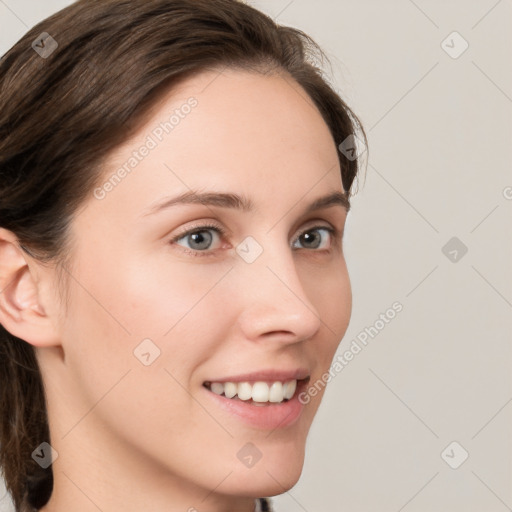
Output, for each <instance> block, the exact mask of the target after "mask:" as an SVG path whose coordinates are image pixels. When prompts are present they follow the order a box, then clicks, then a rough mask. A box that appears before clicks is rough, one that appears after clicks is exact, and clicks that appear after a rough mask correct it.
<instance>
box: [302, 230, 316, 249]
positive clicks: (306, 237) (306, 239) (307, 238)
mask: <svg viewBox="0 0 512 512" xmlns="http://www.w3.org/2000/svg"><path fill="white" fill-rule="evenodd" d="M315 236H316V238H317V243H316V244H315V245H314V247H318V246H319V245H320V238H319V236H318V233H315V234H314V235H313V236H312V235H311V233H304V234H303V235H302V237H303V240H304V243H305V245H307V244H308V243H309V244H310V245H311V240H312V239H314V238H315Z"/></svg>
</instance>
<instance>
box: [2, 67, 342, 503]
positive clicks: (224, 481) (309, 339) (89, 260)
mask: <svg viewBox="0 0 512 512" xmlns="http://www.w3.org/2000/svg"><path fill="white" fill-rule="evenodd" d="M212 80H213V81H212ZM190 97H194V98H196V99H197V101H198V104H197V106H196V107H195V108H194V109H192V111H191V113H190V114H189V115H187V116H186V117H185V118H184V119H181V120H180V123H179V125H177V126H176V127H175V128H174V129H173V131H172V132H171V133H169V134H167V135H166V136H165V137H164V139H163V140H162V142H160V143H159V144H158V146H157V147H156V148H154V149H152V150H151V151H150V153H149V154H148V155H147V156H146V157H145V158H144V159H143V160H142V161H141V162H140V163H138V165H137V167H136V168H135V169H134V170H133V171H132V172H131V173H130V174H128V175H127V176H126V177H125V178H124V179H123V180H122V182H121V183H119V184H117V185H116V186H115V187H114V188H113V190H111V191H109V192H108V193H107V194H106V195H105V197H104V198H103V199H97V198H96V197H94V195H93V194H92V193H91V194H90V195H89V196H88V198H87V200H86V201H85V202H84V204H83V207H82V208H81V209H80V210H79V211H78V212H77V213H76V215H75V216H74V218H73V219H72V223H71V231H70V234H71V240H72V253H71V255H70V256H71V257H70V261H71V264H70V265H69V266H68V267H67V269H66V272H65V275H66V276H67V277H68V279H69V283H68V290H67V291H68V297H67V302H66V301H64V300H60V299H59V297H60V295H59V293H58V290H59V287H58V281H57V280H58V274H57V271H56V268H54V267H52V266H51V265H50V266H48V265H42V264H40V263H39V262H37V261H35V260H33V259H31V258H30V257H29V256H27V255H26V254H25V253H22V252H21V251H20V250H19V248H18V246H17V244H16V239H15V237H14V236H13V235H12V233H10V232H8V231H6V230H3V229H2V230H0V241H1V243H0V257H1V259H0V264H1V265H0V267H1V268H2V269H3V271H2V275H1V279H2V283H1V284H2V289H4V288H5V291H4V293H3V294H0V297H1V304H0V306H1V307H0V314H1V318H0V321H1V322H2V324H3V325H5V327H6V328H7V329H8V330H9V331H10V332H12V333H13V334H15V335H16V336H18V337H20V338H22V339H24V340H26V341H27V342H28V343H31V344H32V345H34V346H35V347H36V354H37V358H38V361H39V364H40V366H41V371H42V374H43V379H44V382H45V386H46V392H47V396H48V411H49V417H50V429H51V444H52V446H53V448H54V449H55V450H56V451H57V452H58V458H57V459H56V460H55V461H54V463H53V471H54V477H55V485H54V492H53V494H52V498H51V500H50V502H49V504H48V505H47V506H46V507H44V508H43V509H42V510H44V511H45V512H64V511H68V510H75V511H78V512H89V511H95V512H97V510H98V508H100V509H101V510H105V511H107V510H108V511H109V512H117V511H126V510H147V509H148V507H150V508H151V510H152V511H153V512H159V511H164V510H165V511H166V512H174V511H176V512H178V511H181V512H183V511H190V512H191V511H194V510H197V511H200V512H221V511H222V512H228V511H233V512H234V511H236V512H252V511H253V507H254V498H255V497H258V496H272V495H276V494H280V493H283V492H285V491H286V490H288V489H290V488H291V487H292V486H293V485H294V484H295V483H296V482H297V481H298V479H299V477H300V474H301V471H302V467H303V462H304V450H305V442H306V436H307V433H308V431H309V428H310V425H311V422H312V420H313V418H314V415H315V413H316V411H317V409H318V406H319V404H320V401H321V399H322V396H323V392H324V389H323V387H322V389H321V391H320V392H319V393H318V394H317V395H316V396H315V397H312V398H311V400H310V402H309V403H308V404H307V405H306V406H305V407H304V410H303V413H302V415H301V416H300V418H299V419H298V421H297V422H296V423H294V424H293V425H291V426H289V427H285V428H277V429H275V430H274V431H271V432H270V431H268V430H264V429H258V428H254V427H251V426H249V425H247V424H245V423H243V422H241V421H240V419H238V418H237V417H236V416H234V415H232V414H230V413H227V412H225V411H223V410H221V409H220V408H218V406H216V405H215V404H214V402H212V401H211V400H210V399H209V397H208V396H206V393H209V392H208V391H206V390H205V389H204V387H203V386H202V383H203V382H204V381H205V380H207V379H209V378H212V377H215V376H219V377H222V376H227V375H233V374H235V375H236V374H243V373H247V372H253V371H256V370H262V369H267V368H272V369H282V368H287V369H288V368H296V367H306V368H308V369H309V370H310V374H311V381H310V382H311V383H314V382H315V381H316V380H318V379H320V378H321V375H322V374H323V373H324V372H325V371H327V370H328V369H329V366H330V363H331V360H332V358H333V356H334V354H335V351H336V349H337V346H338V344H339V342H340V341H341V339H342V338H343V336H344V334H345V331H346V329H347V326H348V323H349V319H350V314H351V305H352V303H351V288H350V281H349V275H348V272H347V268H346V263H345V259H344V256H343V251H342V233H343V228H344V224H345V220H346V214H347V212H346V209H345V208H344V207H342V206H340V205H333V206H330V207H328V208H324V209H322V210H318V211H315V212H312V213H309V214H304V211H305V208H306V207H307V206H308V205H309V204H311V203H312V202H313V200H315V199H316V198H318V197H320V196H323V195H327V194H328V193H330V192H333V191H342V190H343V186H342V182H341V176H340V167H339V162H338V155H337V149H336V144H335V141H334V140H333V139H332V136H331V134H330V132H329V130H328V127H327V125H326V124H325V122H324V121H323V119H322V117H321V115H320V113H319V112H318V110H317V109H316V108H315V107H314V106H313V104H312V102H311V100H310V99H309V98H308V97H307V94H306V93H305V91H304V90H302V89H301V88H300V86H299V85H298V84H297V83H296V82H294V81H293V80H292V79H291V77H289V76H287V75H277V74H267V75H263V74H257V73H253V72H247V71H240V70H224V72H223V73H222V74H220V75H219V73H218V71H207V72H203V73H200V74H198V75H195V76H194V77H192V78H189V79H187V80H186V81H184V82H183V83H181V84H180V86H179V87H178V88H175V89H173V90H172V91H171V92H170V93H169V94H167V95H166V96H165V97H164V98H162V99H161V101H160V102H159V103H158V105H157V106H156V107H155V108H154V109H153V110H152V111H151V115H150V116H148V121H147V123H146V124H145V125H144V126H143V127H142V128H141V129H140V130H139V131H138V132H137V134H136V136H135V137H133V138H132V139H131V140H129V141H126V143H125V144H124V145H123V146H121V147H119V148H117V149H116V151H115V152H114V153H112V154H111V155H110V157H109V159H108V161H107V162H106V164H105V179H108V177H109V176H110V175H111V174H112V172H115V170H116V169H118V168H119V167H120V166H122V165H123V163H124V162H126V161H127V160H128V158H129V157H130V156H131V154H132V152H133V151H134V150H137V149H138V148H140V147H141V146H142V145H143V144H144V141H145V140H146V139H147V136H148V134H151V131H152V130H153V129H154V128H155V126H158V125H159V123H160V122H162V121H163V120H166V119H168V118H169V115H170V113H171V112H172V111H173V110H175V109H176V108H179V107H180V106H181V105H183V104H184V103H185V102H186V100H187V98H190ZM189 189H196V190H197V189H201V190H203V191H206V190H208V191H216V192H220V191H222V192H231V193H237V194H240V195H243V196H246V197H247V198H248V199H250V200H251V201H252V202H253V203H254V206H255V209H254V211H252V212H242V211H239V210H235V209H231V208H224V207H219V206H209V207H206V206H204V205H201V204H192V205H177V206H174V207H172V208H168V209H166V210H162V211H161V212H159V213H157V214H154V215H147V216H144V213H145V212H146V211H147V210H148V208H151V206H152V205H155V204H156V203H158V202H159V201H161V200H162V198H164V197H166V196H175V195H178V194H181V193H183V192H187V191H188V190H189ZM208 223H214V224H215V225H218V226H219V227H222V228H224V229H225V230H226V231H227V233H226V235H218V234H217V233H215V232H214V231H213V232H212V231H211V230H209V231H208V233H210V234H211V236H212V242H211V245H210V247H209V248H208V249H206V253H208V254H207V255H206V256H205V255H204V254H205V249H203V250H202V251H203V252H202V253H201V254H203V255H202V256H201V255H199V256H197V255H196V256H193V254H192V253H191V252H186V250H187V249H188V250H189V251H192V252H194V248H196V247H197V242H196V245H194V242H193V240H191V239H190V236H189V237H188V238H187V237H185V238H182V239H180V240H179V241H174V242H173V241H172V240H173V238H176V237H177V236H178V235H180V234H181V233H183V232H184V231H186V230H187V229H191V228H196V227H198V226H201V225H204V224H208ZM316 225H322V226H326V227H333V228H335V229H336V230H337V231H338V234H337V235H336V236H332V235H330V234H329V233H328V232H327V231H324V230H316V231H315V230H311V229H309V231H308V232H309V233H310V234H311V235H312V236H313V237H315V234H316V236H317V237H320V238H321V240H322V242H321V244H320V248H314V244H313V245H312V247H313V248H311V245H310V246H308V245H307V242H304V240H303V239H299V235H300V234H301V233H302V232H303V231H307V229H308V228H313V227H314V226H316ZM203 233H204V232H203ZM206 235H207V234H206ZM247 236H252V237H253V238H254V239H255V240H256V241H257V242H258V243H259V244H260V246H261V247H262V248H263V252H262V254H261V255H260V256H259V257H258V258H257V259H256V260H255V261H254V262H252V263H247V262H246V261H244V260H243V259H242V258H241V257H240V256H239V255H238V254H237V252H236V251H235V248H236V246H237V244H238V243H240V242H241V241H242V240H244V239H245V238H246V237H247ZM301 240H302V241H301ZM310 240H311V239H310ZM309 243H310V244H311V242H309ZM294 244H295V247H294V246H293V245H294ZM195 252H196V253H197V252H200V251H198V250H197V249H196V250H195ZM15 276H18V277H19V279H17V280H15V282H14V283H11V284H10V285H9V286H7V284H8V283H10V282H11V281H12V280H13V277H15ZM146 338H149V339H151V340H152V342H153V343H154V344H155V345H156V346H158V348H159V349H160V351H161V352H160V356H159V357H158V358H157V359H156V360H154V362H153V363H152V364H150V365H148V366H145V365H143V364H142V363H141V362H140V361H139V359H137V358H136V357H135V356H134V353H133V352H134V350H135V349H136V347H137V346H138V345H139V344H140V343H141V341H142V340H144V339H146ZM247 442H251V443H253V444H254V445H255V446H256V447H257V448H258V449H259V451H260V452H261V453H262V458H261V459H260V460H259V462H258V463H257V464H255V465H254V466H253V467H251V468H248V467H246V466H245V465H244V464H242V463H241V461H240V460H239V459H238V458H237V452H238V451H239V450H240V449H241V448H242V447H243V446H244V445H245V444H246V443H247Z"/></svg>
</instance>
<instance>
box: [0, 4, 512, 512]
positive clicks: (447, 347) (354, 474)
mask: <svg viewBox="0 0 512 512" xmlns="http://www.w3.org/2000/svg"><path fill="white" fill-rule="evenodd" d="M69 3H71V2H68V1H64V0H51V1H50V0H47V1H45V2H40V1H34V0H0V52H1V53H2V54H3V53H4V52H5V51H6V50H7V49H8V48H9V47H10V46H11V45H12V44H13V43H14V42H15V41H16V40H18V39H19V38H20V37H21V36H22V35H23V34H24V33H25V32H26V30H28V28H29V27H31V26H33V25H34V24H35V23H37V22H38V21H40V20H41V19H43V18H45V17H46V16H48V15H49V14H51V13H53V12H55V11H57V10H58V9H60V8H61V7H64V6H66V5H68V4H69ZM250 3H251V4H252V5H254V6H255V7H257V8H260V9H261V10H263V11H265V12H267V13H268V14H270V15H271V16H272V17H274V18H275V19H276V20H277V21H278V22H280V23H283V24H289V25H292V26H296V27H298V28H301V29H302V30H304V31H305V32H307V33H309V34H310V35H312V36H313V37H314V38H315V39H316V40H317V41H318V42H319V43H320V45H321V46H322V47H323V48H324V50H325V51H326V52H327V54H328V56H329V58H330V59H331V62H332V70H331V71H329V70H328V72H329V73H331V76H332V79H333V80H334V82H335V84H336V87H337V89H338V91H339V92H340V93H341V95H342V96H343V97H344V98H345V99H346V100H347V102H348V103H349V105H350V106H351V107H352V108H353V109H354V110H355V112H356V113H357V114H358V115H359V116H360V118H361V120H362V121H363V124H364V126H365V128H366V130H367V132H368V135H369V143H370V144H369V147H370V151H369V153H367V155H368V166H367V171H366V173H365V179H363V180H361V181H360V184H359V192H358V194H357V195H356V196H355V197H354V198H353V199H352V202H353V208H352V211H351V213H350V214H349V217H348V220H347V230H346V234H345V239H344V240H345V251H346V258H347V264H348V268H349V272H350V274H351V279H352V286H353V295H354V308H353V314H352V320H351V324H350V327H349V329H348V331H347V334H346V336H345V338H344V340H343V341H342V343H341V345H340V348H339V351H338V354H343V353H344V352H345V350H347V348H348V347H350V345H351V342H352V340H353V339H355V338H356V337H357V336H358V335H359V334H360V333H362V332H365V328H369V327H370V326H372V325H374V324H375V322H376V320H378V319H379V315H380V314H381V313H384V312H385V311H386V310H387V309H388V308H389V307H390V306H391V305H392V304H393V303H394V302H395V301H399V302H400V303H401V304H402V305H403V311H402V312H400V313H399V314H397V315H396V317H395V318H394V319H393V320H392V321H390V322H389V323H388V324H386V325H385V327H384V328H382V329H380V330H379V332H378V334H377V335H376V336H374V338H371V337H369V341H368V344H367V346H366V347H364V349H363V350H361V352H359V353H358V354H356V355H355V356H354V358H353V359H352V360H351V361H350V363H349V364H348V365H347V366H346V367H345V368H344V369H343V371H341V372H339V373H338V374H336V377H335V378H334V379H333V380H332V381H331V382H330V384H329V385H328V388H327V392H326V395H325V398H324V401H323V403H322V405H321V407H320V410H319V412H318V416H317V419H316V421H315V423H314V424H313V428H312V430H311V433H310V436H309V438H308V444H307V457H306V464H305V466H304V471H303V474H302V477H301V480H300V481H299V483H298V484H297V485H296V486H295V487H294V488H293V489H292V490H290V491H289V492H286V493H285V494H283V495H282V496H279V497H277V498H274V500H273V501H274V503H275V505H276V509H277V511H278V512H296V511H307V512H321V511H322V512H325V511H347V512H348V511H350V512H375V511H379V512H388V511H389V512H401V511H405V512H420V511H421V512H425V511H436V512H441V511H450V512H462V511H464V512H477V511H482V512H503V511H506V510H512V435H511V428H510V427H511V425H512V377H511V369H512V368H511V367H512V364H511V362H512V358H511V355H512V354H511V352H512V350H511V343H510V341H511V332H512V329H511V327H512V320H511V318H512V315H511V313H512V270H511V269H512V265H511V262H512V236H511V234H512V233H511V229H510V219H511V218H512V217H511V212H512V188H507V187H512V174H511V172H510V164H511V161H512V158H511V156H512V155H511V154H512V144H511V143H512V66H511V65H510V63H511V62H512V35H511V34H512V3H511V1H510V0H500V1H496V0H480V1H467V0H457V1H454V0H452V1H441V0H435V1H434V0H416V1H412V0H409V1H408V0H388V1H386V2H383V1H378V0H359V1H355V0H343V1H335V0H331V1H329V0H322V1H315V2H313V1H311V0H310V1H307V0H292V1H290V0H253V1H251V2H250ZM454 31H456V32H458V33H459V34H460V36H458V35H450V34H452V33H453V32H454ZM461 37H462V38H463V39H461ZM464 40H465V41H466V42H467V44H468V45H469V46H468V48H467V49H466V50H465V51H464V52H463V53H462V54H460V55H458V54H459V53H460V51H461V50H462V49H463V48H464ZM443 41H445V42H444V43H443ZM450 54H451V55H450ZM507 228H508V229H507ZM453 237H456V238H457V240H455V241H454V242H452V243H454V244H455V245H453V246H448V248H447V249H445V250H444V252H443V250H442V248H443V247H444V246H445V245H446V244H447V243H448V241H449V240H450V239H452V238H453ZM461 244H464V246H466V247H467V253H466V254H463V251H462V250H461V248H463V246H462V245H461ZM453 251H455V252H453ZM445 253H446V254H445ZM454 258H455V261H453V260H454ZM453 441H455V442H456V443H457V444H456V445H452V446H451V447H449V448H448V449H447V450H446V451H445V449H446V448H447V447H448V446H449V445H450V444H451V443H452V442H453ZM465 452H467V453H468V455H469V456H468V458H467V459H466V460H465V461H464V462H463V463H461V461H462V459H463V455H464V453H465ZM442 453H444V456H442ZM448 462H449V463H450V464H451V465H452V466H458V467H457V468H456V469H454V468H452V467H451V466H450V465H449V464H448ZM2 497H4V498H3V499H1V500H0V510H1V511H10V510H11V507H10V504H9V500H8V497H7V496H5V493H4V491H3V489H1V488H0V498H2Z"/></svg>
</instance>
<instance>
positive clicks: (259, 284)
mask: <svg viewBox="0 0 512 512" xmlns="http://www.w3.org/2000/svg"><path fill="white" fill-rule="evenodd" d="M274 266H275V265H273V266H272V267H271V266H270V265H268V264H263V265H262V266H261V270H259V271H258V272H255V275H253V279H254V280H252V279H251V282H252V283H254V285H253V286H254V289H252V290H251V291H250V293H248V294H247V297H246V299H242V300H244V302H243V306H244V307H243V311H242V312H241V315H240V318H239V321H240V325H241V327H242V329H243V331H244V334H245V337H246V338H248V339H252V340H257V339H261V338H265V339H269V338H275V339H279V340H280V341H281V342H282V343H297V342H299V341H304V340H307V339H310V338H312V337H314V336H315V334H316V333H317V332H318V330H319V329H320V326H321V324H322V322H321V319H320V315H319V314H318V311H317V309H316V308H315V306H314V305H313V304H312V303H311V302H310V300H309V298H308V296H307V294H306V293H305V291H304V288H303V286H302V283H301V282H300V279H299V277H298V275H297V273H296V270H295V266H294V265H293V264H288V265H287V266H286V271H277V269H274V268H273V267H274ZM280 268H282V266H281V267H280ZM253 269H254V267H253ZM262 273H263V274H264V276H262V275H261V274H262ZM256 274H257V275H256Z"/></svg>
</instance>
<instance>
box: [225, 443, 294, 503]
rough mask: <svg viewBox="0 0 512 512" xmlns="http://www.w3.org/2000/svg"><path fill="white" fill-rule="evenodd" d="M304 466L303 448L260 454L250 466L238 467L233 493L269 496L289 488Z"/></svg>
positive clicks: (233, 480)
mask: <svg viewBox="0 0 512 512" xmlns="http://www.w3.org/2000/svg"><path fill="white" fill-rule="evenodd" d="M303 466H304V449H297V450H295V451H293V452H292V453H291V452H290V451H289V450H276V452H275V453H272V454H270V453H267V454H266V456H265V454H263V455H262V457H261V459H260V460H259V461H258V462H257V463H256V464H254V466H253V467H251V468H238V470H237V475H236V478H233V479H231V478H230V480H231V481H232V482H233V483H234V482H236V487H237V488H236V489H232V492H233V493H236V494H238V495H239V496H251V497H269V496H276V495H278V494H282V493H284V492H286V491H288V490H289V489H291V488H292V487H293V486H294V485H295V484H296V483H297V482H298V480H299V478H300V476H301V474H302V469H303Z"/></svg>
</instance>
